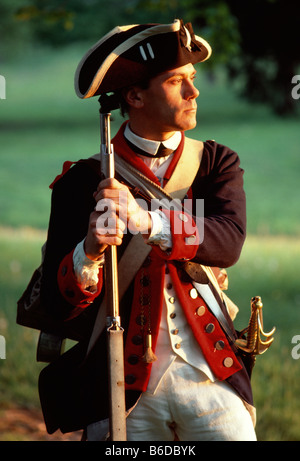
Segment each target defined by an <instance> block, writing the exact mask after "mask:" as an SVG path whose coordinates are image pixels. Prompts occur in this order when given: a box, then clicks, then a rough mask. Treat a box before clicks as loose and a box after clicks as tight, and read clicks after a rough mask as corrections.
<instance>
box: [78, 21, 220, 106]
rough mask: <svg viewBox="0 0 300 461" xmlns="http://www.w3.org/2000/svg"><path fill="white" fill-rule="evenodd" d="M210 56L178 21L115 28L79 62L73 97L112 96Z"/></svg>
mask: <svg viewBox="0 0 300 461" xmlns="http://www.w3.org/2000/svg"><path fill="white" fill-rule="evenodd" d="M210 55H211V47H210V45H209V44H208V43H207V42H206V41H205V40H204V39H203V38H201V37H198V36H197V35H195V34H194V32H193V28H192V25H191V24H190V23H188V24H185V25H184V23H183V21H182V20H179V19H176V20H175V21H174V22H173V23H171V24H140V25H131V26H123V27H119V26H118V27H115V28H114V29H113V30H112V31H111V32H109V33H108V34H106V35H105V36H104V37H103V38H102V39H101V40H99V41H98V42H97V43H96V44H95V45H94V46H93V47H92V48H91V49H90V50H89V51H88V52H87V53H86V54H85V55H84V57H83V58H82V60H81V61H80V63H79V65H78V67H77V70H76V74H75V90H76V94H77V96H79V97H80V98H83V99H84V98H90V97H92V96H97V95H101V94H103V93H110V92H114V91H116V90H119V89H121V88H126V87H128V86H130V85H133V84H135V83H138V82H141V81H143V80H145V79H149V78H151V77H154V76H155V75H158V74H159V73H161V72H164V71H167V70H171V69H175V68H177V67H181V66H183V65H185V64H188V63H192V64H195V63H197V62H202V61H205V60H206V59H208V58H209V57H210Z"/></svg>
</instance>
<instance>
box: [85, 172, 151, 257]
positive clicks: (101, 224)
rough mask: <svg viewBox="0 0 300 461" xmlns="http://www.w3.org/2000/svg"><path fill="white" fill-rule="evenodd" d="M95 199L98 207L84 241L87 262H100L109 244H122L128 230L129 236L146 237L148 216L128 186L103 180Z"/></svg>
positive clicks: (91, 218)
mask: <svg viewBox="0 0 300 461" xmlns="http://www.w3.org/2000/svg"><path fill="white" fill-rule="evenodd" d="M94 198H95V200H96V202H97V204H96V207H95V210H94V211H93V212H92V213H91V215H90V221H89V228H88V233H87V237H86V239H85V253H86V255H87V257H88V258H89V259H93V260H96V259H99V257H100V256H101V254H102V253H103V252H104V251H105V248H106V247H107V246H108V245H121V243H122V240H123V235H124V233H125V232H126V229H127V228H128V229H129V231H130V232H132V233H137V232H141V233H142V234H143V235H145V236H146V237H147V236H148V235H149V233H150V231H151V217H150V215H149V213H148V211H147V210H145V209H143V208H142V207H141V206H140V205H139V204H138V202H137V201H136V200H135V198H134V197H133V196H132V194H131V192H130V191H129V189H128V187H127V186H125V185H124V184H121V183H120V182H119V181H117V180H116V179H114V178H113V179H111V178H109V179H104V180H103V181H101V182H100V183H99V185H98V187H97V191H96V192H95V193H94Z"/></svg>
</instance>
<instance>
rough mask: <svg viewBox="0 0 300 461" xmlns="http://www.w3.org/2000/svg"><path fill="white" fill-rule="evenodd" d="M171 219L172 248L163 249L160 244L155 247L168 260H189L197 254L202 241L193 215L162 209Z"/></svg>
mask: <svg viewBox="0 0 300 461" xmlns="http://www.w3.org/2000/svg"><path fill="white" fill-rule="evenodd" d="M162 211H163V213H164V214H165V215H166V216H167V218H168V219H169V221H170V228H171V233H172V248H171V249H170V251H162V250H161V249H160V248H159V246H157V245H153V249H154V250H155V251H156V252H157V253H158V254H159V255H160V256H161V257H162V258H163V259H166V260H175V259H177V260H180V259H182V260H189V259H193V258H194V257H195V256H196V252H197V249H198V245H199V243H200V238H199V233H198V229H197V226H196V224H195V221H194V220H193V218H192V216H191V215H189V214H188V213H184V212H183V211H174V210H162Z"/></svg>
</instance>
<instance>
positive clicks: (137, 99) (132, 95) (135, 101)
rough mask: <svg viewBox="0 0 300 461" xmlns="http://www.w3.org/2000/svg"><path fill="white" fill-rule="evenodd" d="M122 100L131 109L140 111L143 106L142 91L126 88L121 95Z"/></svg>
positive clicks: (136, 87) (135, 87)
mask: <svg viewBox="0 0 300 461" xmlns="http://www.w3.org/2000/svg"><path fill="white" fill-rule="evenodd" d="M123 98H124V99H125V101H126V102H127V104H128V105H129V106H130V107H132V108H135V109H140V108H141V107H143V106H144V101H143V94H142V90H141V88H139V87H138V86H132V87H130V88H127V89H126V90H125V91H124V93H123Z"/></svg>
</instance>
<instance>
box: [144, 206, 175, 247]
mask: <svg viewBox="0 0 300 461" xmlns="http://www.w3.org/2000/svg"><path fill="white" fill-rule="evenodd" d="M149 214H150V216H151V220H152V228H151V234H150V236H149V238H148V241H147V243H152V244H154V245H159V247H160V248H161V250H163V251H167V250H169V249H170V248H172V235H171V227H170V222H169V220H168V218H167V217H166V215H165V214H164V213H163V212H162V211H160V210H155V211H149Z"/></svg>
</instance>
